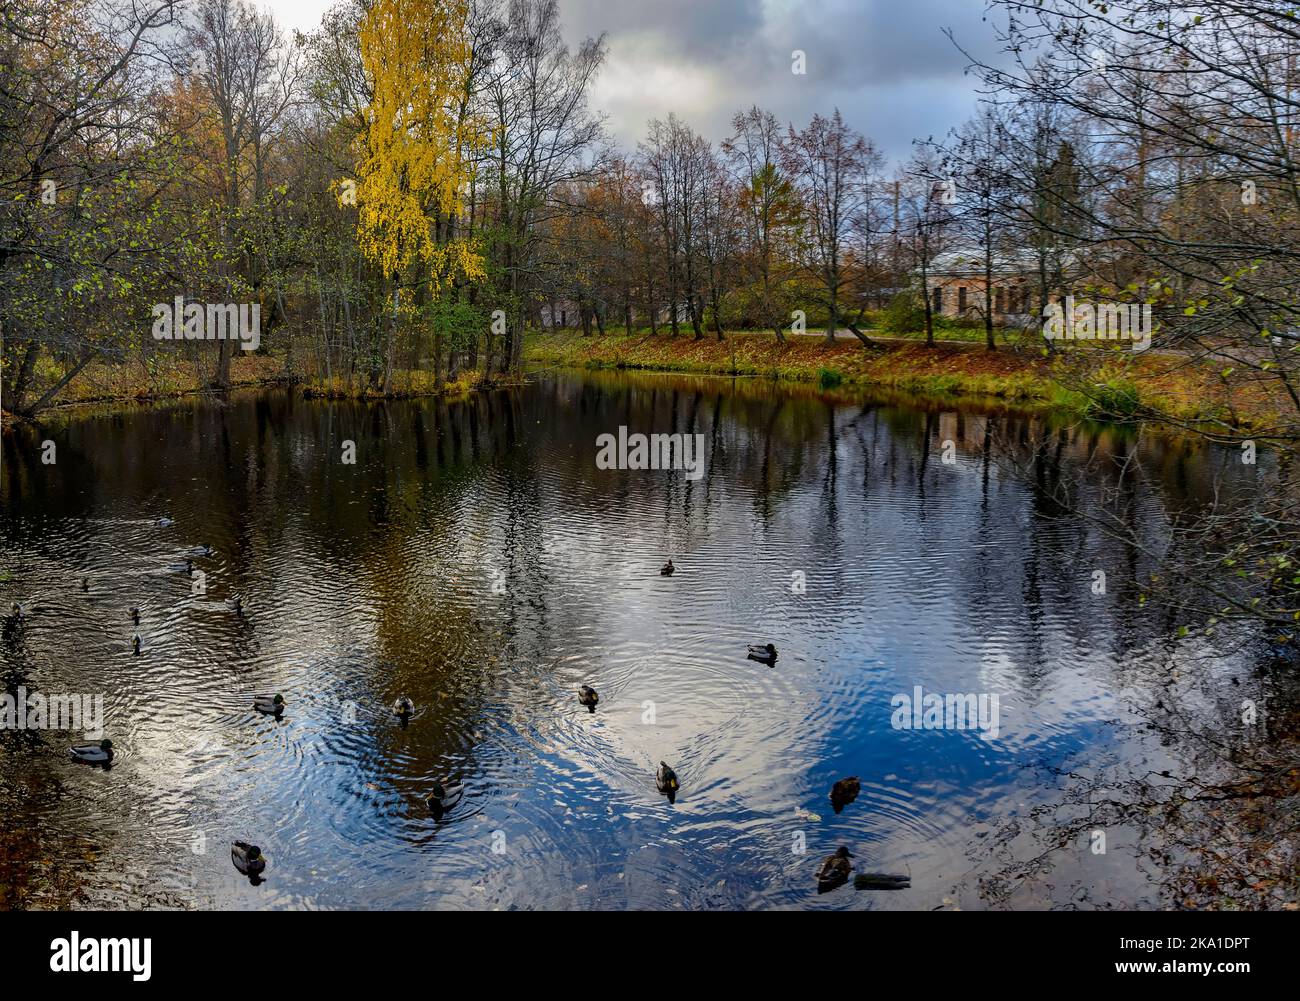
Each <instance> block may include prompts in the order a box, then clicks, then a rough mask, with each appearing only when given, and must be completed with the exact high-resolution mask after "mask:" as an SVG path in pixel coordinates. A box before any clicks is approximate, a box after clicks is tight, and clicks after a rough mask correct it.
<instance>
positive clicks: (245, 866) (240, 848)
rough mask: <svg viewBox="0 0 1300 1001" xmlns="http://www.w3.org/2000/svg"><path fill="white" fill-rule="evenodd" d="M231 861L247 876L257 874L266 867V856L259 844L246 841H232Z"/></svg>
mask: <svg viewBox="0 0 1300 1001" xmlns="http://www.w3.org/2000/svg"><path fill="white" fill-rule="evenodd" d="M230 861H232V862H234V863H235V868H236V869H238V870H239V871H240V872H242V873H243V874H244V875H245V876H257V875H260V874H261V873H262V871H263V870H264V869H265V868H266V856H265V855H263V854H262V849H260V848H258V847H257V845H250V844H249V843H248V842H246V841H232V842H230Z"/></svg>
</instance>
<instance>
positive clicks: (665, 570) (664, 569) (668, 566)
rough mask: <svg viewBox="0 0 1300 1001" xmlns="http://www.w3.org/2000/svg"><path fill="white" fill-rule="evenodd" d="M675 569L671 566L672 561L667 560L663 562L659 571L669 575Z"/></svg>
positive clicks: (666, 575) (665, 575)
mask: <svg viewBox="0 0 1300 1001" xmlns="http://www.w3.org/2000/svg"><path fill="white" fill-rule="evenodd" d="M676 569H677V568H676V567H675V566H673V561H672V560H669V561H668V562H667V563H665V564H664V565H663V566H662V567H660V568H659V573H660V574H661V575H662V576H664V577H671V576H672V575H673V572H674V571H675V570H676Z"/></svg>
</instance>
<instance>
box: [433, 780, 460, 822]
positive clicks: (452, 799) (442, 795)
mask: <svg viewBox="0 0 1300 1001" xmlns="http://www.w3.org/2000/svg"><path fill="white" fill-rule="evenodd" d="M463 795H465V787H464V786H463V785H461V784H460V783H459V782H451V781H449V782H447V783H446V784H445V785H444V784H443V783H441V782H435V783H434V784H433V792H432V793H431V794H430V796H429V809H430V810H431V811H432V812H433V815H434V817H435V818H436V819H438V820H441V819H442V815H443V814H444V813H446V812H447V811H448V810H450V809H451V808H452V807H454V806H455V805H456V804H457V803H459V802H460V798H461V796H463Z"/></svg>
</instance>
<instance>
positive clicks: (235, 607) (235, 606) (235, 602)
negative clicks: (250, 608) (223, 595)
mask: <svg viewBox="0 0 1300 1001" xmlns="http://www.w3.org/2000/svg"><path fill="white" fill-rule="evenodd" d="M230 608H231V611H233V612H234V613H235V614H236V615H238V616H239V617H240V618H241V619H242V618H243V617H244V603H243V602H242V601H240V600H239V596H238V595H236V596H235V597H234V598H232V599H231V601H230Z"/></svg>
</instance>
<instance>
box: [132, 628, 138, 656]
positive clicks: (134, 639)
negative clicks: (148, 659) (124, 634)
mask: <svg viewBox="0 0 1300 1001" xmlns="http://www.w3.org/2000/svg"><path fill="white" fill-rule="evenodd" d="M131 653H132V655H133V656H136V657H139V656H140V634H139V633H136V634H135V635H134V636H132V637H131Z"/></svg>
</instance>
